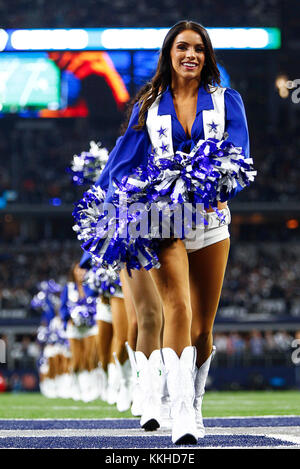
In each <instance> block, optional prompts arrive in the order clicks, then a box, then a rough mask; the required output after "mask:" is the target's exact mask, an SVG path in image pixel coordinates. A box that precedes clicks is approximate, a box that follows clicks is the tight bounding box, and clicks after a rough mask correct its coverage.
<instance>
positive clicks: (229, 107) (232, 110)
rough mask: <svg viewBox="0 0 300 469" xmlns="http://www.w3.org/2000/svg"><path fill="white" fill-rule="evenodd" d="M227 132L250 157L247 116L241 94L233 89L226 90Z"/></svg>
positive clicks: (239, 189) (238, 190) (246, 155)
mask: <svg viewBox="0 0 300 469" xmlns="http://www.w3.org/2000/svg"><path fill="white" fill-rule="evenodd" d="M224 98H225V132H227V134H228V141H229V142H231V143H233V144H234V146H236V147H241V148H242V154H243V155H244V156H245V158H248V157H249V152H250V145H249V134H248V125H247V118H246V112H245V107H244V103H243V100H242V98H241V95H240V94H239V93H238V92H237V91H235V90H233V89H231V88H227V89H226V90H225V95H224ZM241 190H242V187H241V186H240V185H239V184H238V187H237V188H236V189H234V190H233V191H232V192H231V194H230V197H229V198H230V199H231V198H232V197H234V196H235V195H236V194H237V193H238V192H240V191H241Z"/></svg>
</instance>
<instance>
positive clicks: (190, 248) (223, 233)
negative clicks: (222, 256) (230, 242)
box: [183, 207, 231, 254]
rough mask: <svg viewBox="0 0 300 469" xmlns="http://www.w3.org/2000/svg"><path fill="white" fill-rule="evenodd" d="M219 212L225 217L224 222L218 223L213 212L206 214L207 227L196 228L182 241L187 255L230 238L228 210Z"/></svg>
mask: <svg viewBox="0 0 300 469" xmlns="http://www.w3.org/2000/svg"><path fill="white" fill-rule="evenodd" d="M220 212H221V213H222V214H223V215H224V217H225V219H224V221H220V220H219V218H218V216H217V214H216V213H215V212H209V213H207V212H206V213H205V215H204V216H205V219H206V220H207V222H208V225H204V224H203V225H201V226H199V227H197V228H196V229H195V230H192V231H191V233H190V234H189V236H188V237H186V238H185V239H184V240H183V243H184V245H185V248H186V250H187V253H188V254H190V253H192V252H195V251H198V250H199V249H202V248H205V247H207V246H210V245H211V244H215V243H218V242H219V241H223V240H224V239H227V238H229V237H230V234H229V230H228V225H229V224H230V221H231V214H230V210H229V208H228V207H226V208H224V209H222V210H220Z"/></svg>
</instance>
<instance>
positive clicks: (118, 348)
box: [110, 296, 128, 364]
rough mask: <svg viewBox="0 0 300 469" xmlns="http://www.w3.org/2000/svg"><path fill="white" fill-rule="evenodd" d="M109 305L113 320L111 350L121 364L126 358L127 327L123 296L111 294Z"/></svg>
mask: <svg viewBox="0 0 300 469" xmlns="http://www.w3.org/2000/svg"><path fill="white" fill-rule="evenodd" d="M110 305H111V312H112V321H113V338H112V352H115V353H116V355H117V358H118V359H119V362H120V363H121V364H122V363H124V362H125V360H126V359H127V358H128V356H127V351H126V346H125V342H126V340H127V328H128V326H127V314H126V310H125V303H124V300H123V298H117V297H115V296H113V297H112V298H111V300H110Z"/></svg>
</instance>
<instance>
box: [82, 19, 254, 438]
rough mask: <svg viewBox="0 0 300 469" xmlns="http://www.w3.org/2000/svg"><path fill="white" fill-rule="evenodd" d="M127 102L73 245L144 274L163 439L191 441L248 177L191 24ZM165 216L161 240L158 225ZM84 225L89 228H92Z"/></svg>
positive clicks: (241, 125)
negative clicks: (147, 226)
mask: <svg viewBox="0 0 300 469" xmlns="http://www.w3.org/2000/svg"><path fill="white" fill-rule="evenodd" d="M136 101H137V102H136V103H135V104H134V106H133V108H132V113H131V118H130V122H129V125H128V128H127V130H126V132H125V134H124V135H123V137H122V138H121V139H119V141H118V143H117V145H116V147H115V149H114V151H113V152H112V153H111V155H110V158H109V160H108V163H107V165H106V168H105V170H104V171H103V173H102V175H101V178H100V181H99V183H100V186H101V187H94V188H92V189H91V190H90V191H89V193H88V194H86V195H84V198H83V200H82V201H81V202H80V203H79V204H78V205H77V207H76V208H75V211H74V216H75V218H76V221H77V225H76V227H75V230H77V231H78V232H79V239H81V240H82V241H83V244H82V246H83V248H84V249H86V250H89V251H90V252H92V253H93V256H95V257H98V259H99V262H101V263H102V264H103V265H104V266H105V265H109V264H111V265H113V266H115V267H116V268H122V267H124V266H125V265H126V266H127V268H128V269H129V270H130V269H140V268H141V267H145V268H146V269H147V270H149V272H150V276H151V279H152V281H153V285H154V286H155V288H156V290H157V292H158V294H159V298H160V301H161V304H162V308H163V314H164V335H163V348H162V359H163V363H164V366H165V369H166V373H167V385H168V391H169V395H170V400H171V414H172V441H173V442H174V443H175V444H183V443H187V444H196V442H197V439H198V438H199V437H203V436H204V433H205V432H204V427H203V422H202V412H201V405H202V399H203V394H204V389H205V382H206V379H207V375H208V371H209V367H210V362H211V359H212V357H213V354H214V347H213V342H212V330H213V324H214V319H215V315H216V311H217V307H218V303H219V298H220V294H221V289H222V284H223V278H224V274H225V269H226V264H227V258H228V253H229V244H230V242H229V230H228V225H229V223H230V210H229V208H228V205H227V201H228V200H229V199H231V198H232V197H233V196H235V195H236V194H237V193H238V192H239V191H240V190H241V189H243V188H244V187H246V186H247V185H249V184H250V182H252V181H253V180H254V176H255V174H256V172H255V171H253V168H252V159H251V158H249V140H248V130H247V122H246V117H245V111H244V106H243V102H242V99H241V97H240V95H239V94H238V93H237V92H236V91H235V90H232V89H230V88H226V89H225V88H222V87H220V73H219V70H218V68H217V65H216V59H215V54H214V51H213V49H212V45H211V41H210V39H209V36H208V34H207V31H206V30H205V29H204V28H203V27H202V26H201V25H199V24H198V23H195V22H191V21H181V22H179V23H177V24H176V25H175V26H174V27H173V28H171V29H170V31H169V32H168V34H167V36H166V38H165V40H164V43H163V46H162V50H161V54H160V58H159V62H158V66H157V71H156V73H155V76H154V77H153V79H152V80H151V82H150V83H148V84H147V85H146V86H145V87H144V88H143V89H142V90H141V92H140V93H139V95H138V97H137V99H136ZM106 171H107V172H108V174H109V184H108V185H107V184H105V181H106V180H107V174H105V173H106ZM102 182H103V184H102ZM124 200H126V202H127V204H128V205H127V207H126V206H124V203H123V202H124ZM101 202H105V205H104V206H103V205H102V206H101ZM133 202H135V203H136V202H140V206H139V210H140V213H139V215H137V214H136V212H133V211H132V210H131V208H132V207H131V203H133ZM184 203H186V204H187V209H188V210H189V211H190V214H191V217H190V218H189V217H188V222H187V224H185V223H181V230H178V224H177V225H176V210H177V208H178V207H179V208H180V209H181V210H182V209H183V204H184ZM109 204H112V206H113V207H114V209H115V210H114V211H112V212H111V213H112V214H113V215H112V216H111V217H110V218H109V220H108V224H109V226H112V227H113V232H112V231H109V230H107V232H106V236H105V234H104V231H103V229H102V227H103V226H104V225H103V220H104V219H106V221H107V211H106V212H105V211H104V208H105V209H106V208H107V207H109ZM153 205H155V207H154V208H155V209H156V210H157V209H158V208H159V209H160V215H161V216H160V217H158V218H157V220H158V222H157V224H154V226H151V228H153V229H151V230H148V231H147V232H146V233H143V234H142V235H140V236H133V235H132V230H134V229H135V228H136V225H135V223H136V222H137V221H138V222H140V223H143V222H144V221H145V219H147V216H148V215H149V213H150V210H152V208H153ZM92 206H93V207H94V209H95V210H94V212H92V214H91V212H89V209H91V207H92ZM141 206H142V207H144V210H143V208H141ZM174 206H175V208H174ZM128 207H129V208H128ZM124 213H125V220H126V223H125V225H126V229H127V228H128V227H129V228H130V229H128V231H127V232H126V231H125V229H124ZM168 213H169V219H168V221H169V223H170V225H171V228H172V230H171V236H170V235H165V231H164V228H165V226H164V225H163V224H160V222H159V220H161V219H162V220H164V215H166V214H168ZM121 215H122V216H121ZM151 215H152V212H151ZM95 217H97V218H98V225H97V227H96V228H97V229H95V224H92V223H91V222H92V221H94V220H95ZM89 219H90V223H89V222H88V220H89ZM182 221H183V220H182ZM182 225H183V226H182ZM180 231H181V232H180ZM158 234H159V236H158ZM149 340H151V339H150V338H149ZM150 358H151V357H150ZM149 360H150V359H149ZM145 369H146V362H145ZM148 381H149V378H148Z"/></svg>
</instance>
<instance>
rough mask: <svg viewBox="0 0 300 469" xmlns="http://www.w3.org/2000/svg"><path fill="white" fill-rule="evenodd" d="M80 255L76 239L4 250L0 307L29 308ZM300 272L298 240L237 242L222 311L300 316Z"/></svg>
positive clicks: (0, 255)
mask: <svg viewBox="0 0 300 469" xmlns="http://www.w3.org/2000/svg"><path fill="white" fill-rule="evenodd" d="M80 254H81V249H80V247H79V244H78V243H77V241H76V242H71V241H70V242H66V241H64V242H58V241H57V242H54V241H53V242H52V241H43V242H40V243H38V244H35V245H32V244H31V245H28V246H26V245H25V246H23V247H19V248H18V247H14V248H13V249H12V248H11V249H9V247H6V248H5V249H1V250H0V309H18V308H25V309H26V310H28V311H29V304H30V300H31V297H32V295H33V294H34V292H35V288H36V285H37V284H38V283H39V282H41V281H42V280H46V279H49V278H54V279H56V281H57V282H58V283H61V284H63V283H64V282H65V281H66V279H67V273H68V266H69V265H70V264H71V263H72V262H73V260H74V259H75V260H76V259H78V258H80ZM262 259H263V261H262ZM299 276H300V244H299V243H289V244H287V243H286V244H284V243H282V244H279V243H256V244H252V243H240V242H239V243H232V247H231V252H230V259H229V262H228V267H227V271H226V275H225V281H224V287H223V291H222V296H221V303H220V314H221V315H222V314H223V312H224V311H228V309H230V310H233V311H234V308H236V310H237V311H239V313H240V311H241V310H242V311H244V313H245V314H249V313H250V314H257V313H271V314H274V315H288V314H290V315H292V316H299V315H300V289H299ZM232 308H233V309H232ZM32 314H34V313H33V311H32Z"/></svg>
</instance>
